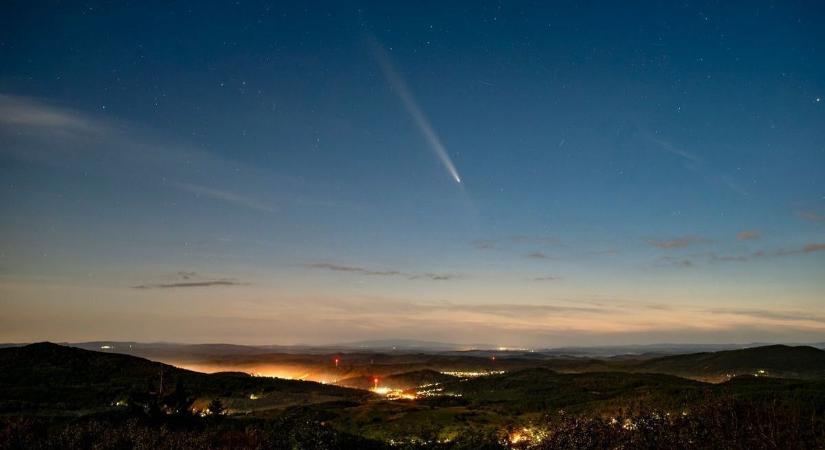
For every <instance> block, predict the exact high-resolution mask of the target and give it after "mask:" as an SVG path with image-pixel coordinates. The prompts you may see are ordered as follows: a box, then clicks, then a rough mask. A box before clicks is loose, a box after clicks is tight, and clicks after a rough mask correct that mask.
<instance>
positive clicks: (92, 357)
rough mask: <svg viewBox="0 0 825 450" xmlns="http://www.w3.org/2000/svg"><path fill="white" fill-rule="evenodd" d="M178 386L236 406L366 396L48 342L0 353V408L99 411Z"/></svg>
mask: <svg viewBox="0 0 825 450" xmlns="http://www.w3.org/2000/svg"><path fill="white" fill-rule="evenodd" d="M161 379H162V380H163V381H161ZM179 389H181V390H182V389H185V391H186V392H187V393H188V394H189V395H191V396H192V397H193V398H214V397H221V398H224V399H226V400H227V402H228V403H229V404H230V405H232V404H233V402H234V404H236V405H238V406H239V407H240V406H242V405H243V406H244V407H249V405H246V404H245V403H240V402H242V401H244V402H248V401H249V400H250V398H251V397H252V398H254V397H257V398H261V399H264V398H266V399H268V401H267V402H265V403H267V404H269V405H277V404H284V405H292V404H311V403H318V402H323V401H333V400H362V399H364V398H367V397H369V396H370V395H371V394H369V393H368V392H364V391H358V390H353V389H348V388H343V387H338V386H327V385H322V384H319V383H313V382H304V381H293V380H282V379H275V378H264V377H253V376H250V375H248V374H245V373H240V372H221V373H214V374H204V373H199V372H192V371H189V370H183V369H179V368H176V367H173V366H169V365H166V364H162V363H158V362H154V361H149V360H147V359H143V358H138V357H135V356H129V355H122V354H115V353H102V352H94V351H89V350H83V349H79V348H73V347H66V346H61V345H57V344H52V343H48V342H45V343H38V344H31V345H26V346H22V347H13V348H5V349H0V411H39V410H42V411H50V412H54V411H65V412H72V413H80V412H88V411H98V410H103V409H107V408H110V407H111V406H112V405H113V403H116V402H117V401H120V400H122V399H127V398H130V397H141V396H142V397H146V396H147V395H149V396H151V395H154V396H162V395H164V394H169V393H173V392H174V391H175V390H179ZM262 403H264V402H262Z"/></svg>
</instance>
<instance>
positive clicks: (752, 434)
mask: <svg viewBox="0 0 825 450" xmlns="http://www.w3.org/2000/svg"><path fill="white" fill-rule="evenodd" d="M821 408H822V406H820V409H819V410H816V409H814V408H800V407H799V405H789V404H787V403H783V402H781V401H772V402H767V403H765V402H762V403H753V402H749V401H739V400H734V399H730V398H727V399H713V400H709V401H708V402H707V403H705V404H704V405H702V406H701V407H700V408H698V409H696V410H694V411H692V412H691V413H690V414H688V415H681V414H680V415H675V416H674V415H667V414H665V413H661V412H657V411H650V412H648V413H646V414H643V415H639V416H634V417H615V418H610V419H604V418H588V417H581V416H565V415H564V414H561V415H559V414H555V415H554V417H543V418H542V419H541V420H539V421H537V422H536V423H535V424H533V425H531V426H530V427H519V428H511V429H504V430H500V431H498V432H490V431H486V432H484V431H480V430H475V429H472V428H468V429H467V430H466V432H465V433H463V434H461V435H460V436H458V437H457V438H456V439H454V440H450V441H449V442H439V441H438V440H437V439H436V438H435V437H434V436H417V437H416V438H415V439H411V440H407V441H402V442H393V443H387V442H380V441H377V440H369V439H366V438H362V437H358V436H355V435H352V434H347V433H344V432H341V431H336V430H335V428H334V427H333V426H331V425H330V424H328V423H327V422H325V421H324V420H323V417H318V415H317V414H315V413H314V412H313V411H311V410H307V409H304V408H294V409H290V410H288V411H286V412H285V413H284V414H283V415H281V416H280V417H278V418H274V419H266V420H264V419H229V418H214V417H212V418H200V417H195V416H179V415H175V416H166V417H154V418H153V417H149V416H147V415H141V414H131V413H118V414H110V415H100V416H94V417H83V418H72V419H66V418H62V419H55V418H34V417H26V418H23V417H11V418H8V417H7V418H4V419H2V422H0V449H2V450H7V449H8V450H11V449H55V450H57V449H67V450H71V449H91V448H94V449H101V450H103V449H147V450H149V449H170V450H171V449H186V448H192V449H195V448H197V449H308V450H309V449H385V448H387V449H388V448H409V449H444V450H447V449H455V450H458V449H505V448H534V449H571V450H572V449H742V450H749V449H753V450H755V449H818V448H825V423H824V422H823V411H822V409H821Z"/></svg>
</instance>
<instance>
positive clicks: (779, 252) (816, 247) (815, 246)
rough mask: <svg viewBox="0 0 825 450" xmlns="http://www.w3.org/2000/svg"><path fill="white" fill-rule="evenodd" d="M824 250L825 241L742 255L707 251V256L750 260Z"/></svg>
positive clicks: (710, 257) (715, 259) (741, 260)
mask: <svg viewBox="0 0 825 450" xmlns="http://www.w3.org/2000/svg"><path fill="white" fill-rule="evenodd" d="M821 251H825V243H810V244H805V245H803V246H802V247H796V248H780V249H776V250H758V251H755V252H752V253H746V254H742V255H719V254H716V253H709V254H708V258H709V259H710V260H711V261H721V262H725V261H739V262H745V261H752V260H755V259H762V258H773V257H781V256H793V255H806V254H809V253H816V252H821Z"/></svg>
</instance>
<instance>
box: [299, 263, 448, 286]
mask: <svg viewBox="0 0 825 450" xmlns="http://www.w3.org/2000/svg"><path fill="white" fill-rule="evenodd" d="M305 267H307V268H310V269H320V270H328V271H332V272H348V273H354V274H359V275H366V276H388V277H394V276H398V277H404V278H407V279H408V280H422V279H426V280H433V281H446V280H452V279H455V278H461V276H460V275H456V274H449V273H432V272H426V273H407V272H401V271H399V270H392V269H386V270H376V269H367V268H364V267H359V266H348V265H343V264H334V263H325V262H321V263H312V264H306V265H305Z"/></svg>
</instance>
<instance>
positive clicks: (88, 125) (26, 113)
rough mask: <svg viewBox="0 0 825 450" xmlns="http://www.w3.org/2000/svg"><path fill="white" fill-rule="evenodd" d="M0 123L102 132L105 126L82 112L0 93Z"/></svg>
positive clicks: (72, 130)
mask: <svg viewBox="0 0 825 450" xmlns="http://www.w3.org/2000/svg"><path fill="white" fill-rule="evenodd" d="M0 124H4V125H13V126H17V127H31V128H49V129H52V130H61V131H63V132H86V133H102V132H103V131H105V129H106V127H105V126H103V125H102V124H101V123H100V122H98V121H94V120H91V119H89V118H87V117H85V116H84V115H82V114H79V113H76V112H74V111H71V110H69V109H65V108H59V107H55V106H51V105H47V104H45V103H41V102H38V101H36V100H32V99H30V98H26V97H18V96H13V95H7V94H0Z"/></svg>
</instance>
